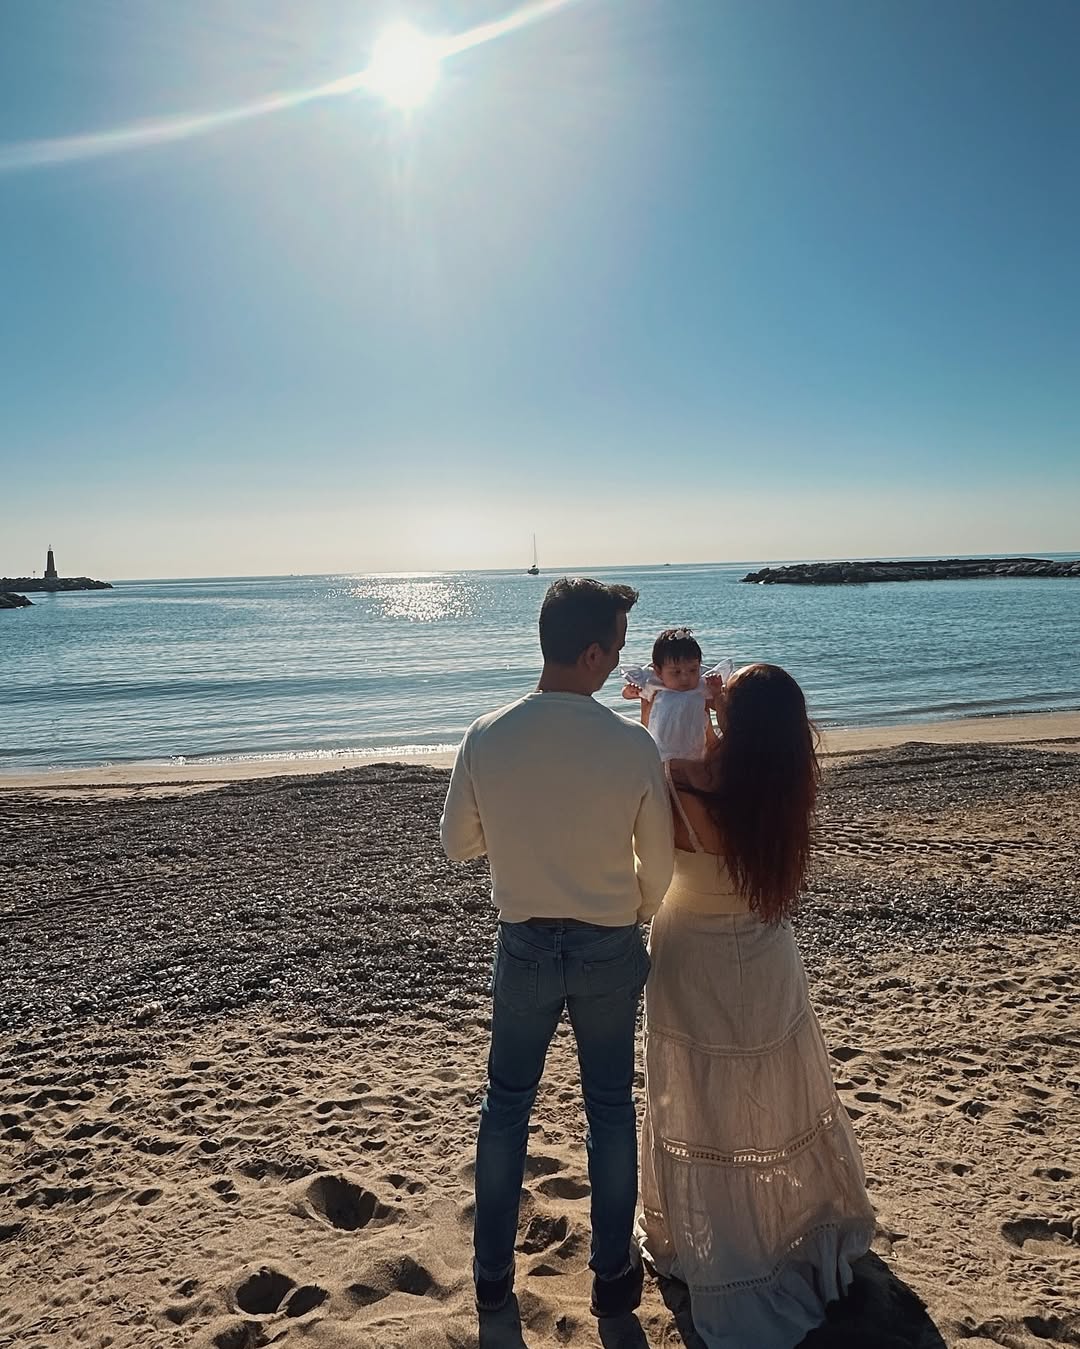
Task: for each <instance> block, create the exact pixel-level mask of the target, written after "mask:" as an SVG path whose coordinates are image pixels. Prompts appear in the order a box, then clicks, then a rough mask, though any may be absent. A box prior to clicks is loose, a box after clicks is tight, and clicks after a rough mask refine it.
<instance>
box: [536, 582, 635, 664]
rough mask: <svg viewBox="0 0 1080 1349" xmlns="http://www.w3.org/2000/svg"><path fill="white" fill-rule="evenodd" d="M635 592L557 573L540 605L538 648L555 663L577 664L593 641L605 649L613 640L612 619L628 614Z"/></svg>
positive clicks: (608, 647)
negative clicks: (557, 576)
mask: <svg viewBox="0 0 1080 1349" xmlns="http://www.w3.org/2000/svg"><path fill="white" fill-rule="evenodd" d="M637 598H638V593H637V591H636V590H633V589H631V587H630V586H619V585H615V586H608V585H603V584H602V583H601V582H600V581H591V580H589V578H588V577H587V576H560V577H559V579H558V580H557V581H552V583H551V585H549V586H548V591H547V594H546V595H545V596H544V602H543V604H542V605H541V606H540V650H541V651H542V652H543V653H544V659H545V660H550V661H552V662H553V663H554V664H556V665H576V664H577V662H578V658H579V657H580V656H581V655H582V653H583V652H585V651H587V650H588V649H589V647H590V646H592V644H593V643H594V642H596V643H597V644H598V645H599V646H602V647H603V648H604V650H605V651H608V650H610V649H611V646H612V644H613V643H614V641H615V619H616V616H617V615H618V614H626V613H629V612H630V610H631V609H632V608H633V607H634V605H635V604H636V603H637Z"/></svg>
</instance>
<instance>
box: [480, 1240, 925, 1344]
mask: <svg viewBox="0 0 1080 1349" xmlns="http://www.w3.org/2000/svg"><path fill="white" fill-rule="evenodd" d="M853 1269H854V1271H855V1280H854V1282H853V1283H852V1285H851V1288H850V1289H849V1291H848V1295H847V1297H846V1298H844V1300H843V1302H834V1303H833V1304H832V1305H831V1306H830V1307H829V1314H828V1318H827V1319H826V1321H825V1324H824V1325H822V1326H819V1327H818V1328H817V1329H816V1330H813V1331H811V1332H810V1334H809V1335H807V1337H806V1338H805V1339H804V1340H803V1341H802V1343H801V1344H800V1345H799V1346H798V1349H946V1346H945V1341H944V1340H943V1339H942V1338H941V1334H940V1332H939V1331H938V1329H937V1327H936V1326H935V1325H934V1323H933V1321H931V1319H930V1317H929V1315H928V1314H927V1311H926V1307H925V1305H924V1304H923V1301H922V1299H921V1298H920V1297H919V1295H918V1294H917V1293H915V1292H913V1291H912V1290H911V1289H910V1288H909V1287H908V1286H907V1284H906V1283H904V1281H903V1280H902V1279H898V1278H897V1277H896V1275H895V1274H894V1273H893V1272H892V1270H890V1269H889V1267H888V1265H886V1264H885V1262H884V1261H883V1260H880V1259H879V1258H878V1257H877V1256H876V1255H873V1254H870V1255H864V1256H863V1257H862V1258H861V1259H860V1260H856V1261H855V1264H854V1266H853ZM660 1292H661V1295H662V1297H663V1299H664V1302H665V1303H666V1304H667V1307H668V1309H669V1310H670V1311H671V1314H672V1315H673V1316H674V1318H675V1325H676V1326H677V1328H678V1331H679V1335H680V1336H681V1338H682V1342H683V1344H684V1345H685V1346H686V1349H705V1345H704V1342H703V1340H702V1339H701V1337H700V1336H699V1335H698V1333H697V1332H696V1331H695V1329H694V1322H693V1319H692V1317H691V1315H690V1293H689V1290H688V1289H687V1287H686V1285H685V1284H682V1283H677V1282H676V1281H675V1280H674V1279H661V1280H660ZM597 1329H598V1332H599V1335H600V1343H601V1344H602V1345H603V1346H604V1349H649V1341H648V1339H647V1338H646V1335H645V1332H644V1331H643V1330H642V1328H641V1323H640V1322H639V1321H638V1319H637V1317H636V1316H618V1317H611V1318H610V1319H607V1320H603V1321H598V1322H597ZM665 1343H666V1341H665ZM479 1349H528V1345H527V1343H526V1341H525V1339H524V1337H523V1336H522V1333H521V1312H520V1310H519V1308H518V1300H517V1298H516V1297H511V1299H510V1301H509V1302H508V1303H507V1304H506V1306H505V1307H504V1308H503V1309H502V1311H500V1312H488V1313H485V1314H484V1315H483V1316H481V1317H480V1342H479Z"/></svg>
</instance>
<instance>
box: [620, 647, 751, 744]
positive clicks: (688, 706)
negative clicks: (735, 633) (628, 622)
mask: <svg viewBox="0 0 1080 1349" xmlns="http://www.w3.org/2000/svg"><path fill="white" fill-rule="evenodd" d="M734 668H735V667H734V665H733V664H732V663H731V661H730V660H722V661H721V662H720V663H719V664H718V665H714V666H713V667H712V669H710V670H706V671H705V673H704V674H702V672H701V647H700V646H698V644H697V641H696V640H695V638H694V635H693V633H692V632H691V631H690V629H689V628H665V629H664V631H663V632H662V633H661V634H660V636H659V637H657V639H656V641H655V642H654V643H653V649H652V664H651V665H646V666H640V665H636V666H623V668H622V676H623V679H624V680H625V681H626V686H625V688H624V689H623V697H624V698H640V699H641V721H642V725H643V726H646V727H647V728H648V731H649V734H650V735H651V736H652V738H653V739H654V740H655V741H656V747H657V749H659V751H660V757H661V759H663V760H664V761H665V762H667V760H668V759H701V758H703V757H704V755H705V751H706V749H707V748H708V746H709V745H711V744H714V743H715V741H716V732H715V731H714V730H713V724H712V717H711V716H710V715H709V708H710V707H711V706H712V704H713V699H714V697H715V696H716V695H717V694H718V693H719V692H720V690H721V689H722V688H723V685H724V680H725V679H727V678H728V676H729V675H730V674H731V672H732V670H733V669H734Z"/></svg>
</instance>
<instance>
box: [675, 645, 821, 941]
mask: <svg viewBox="0 0 1080 1349" xmlns="http://www.w3.org/2000/svg"><path fill="white" fill-rule="evenodd" d="M719 721H720V730H721V732H722V734H721V736H720V740H719V743H718V744H717V745H716V746H715V747H714V748H713V749H712V750H711V751H710V752H709V754H708V755H707V757H706V759H705V762H704V763H703V765H702V769H703V772H702V775H701V779H700V783H701V785H694V786H691V788H690V790H691V791H692V792H693V793H694V794H695V795H696V796H699V797H700V798H701V800H702V801H703V803H704V804H705V807H706V809H707V810H708V812H709V814H710V816H711V817H712V819H713V821H714V823H715V824H716V827H717V830H718V831H719V834H720V844H721V854H722V856H723V858H724V861H725V862H726V863H727V868H728V871H729V873H730V875H731V878H732V880H733V881H734V882H735V884H736V886H737V887H738V889H739V890H740V892H741V893H742V894H743V895H745V896H746V898H747V900H748V902H749V904H750V908H751V909H752V910H753V911H754V912H755V913H756V914H758V916H759V917H760V918H761V919H762V921H763V922H766V923H778V922H780V921H781V920H782V919H784V918H788V917H790V915H791V914H792V913H793V912H794V910H795V908H796V907H797V905H798V900H799V893H800V891H801V890H802V888H803V886H804V884H805V882H806V872H807V867H808V865H809V861H810V843H811V835H812V831H813V822H814V807H815V805H816V802H817V790H818V781H819V778H820V775H821V773H820V768H819V766H818V761H817V754H816V752H815V747H814V746H815V739H816V737H815V733H814V728H813V726H812V725H811V723H810V721H809V719H808V717H807V715H806V699H805V698H804V697H803V692H802V689H801V688H799V686H798V684H797V683H796V682H795V680H794V679H792V677H791V675H789V674H788V673H787V671H786V670H782V669H781V668H780V667H779V666H778V665H749V666H746V667H745V668H744V669H742V670H740V671H739V672H738V675H737V676H735V677H733V678H732V680H731V683H730V685H729V688H728V690H727V691H726V693H725V695H724V698H723V700H722V702H721V704H720V710H719Z"/></svg>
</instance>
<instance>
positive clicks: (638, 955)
mask: <svg viewBox="0 0 1080 1349" xmlns="http://www.w3.org/2000/svg"><path fill="white" fill-rule="evenodd" d="M584 966H585V987H586V988H587V989H588V992H589V995H590V996H594V997H595V996H602V995H603V994H605V993H625V994H626V996H627V997H628V998H636V997H637V995H638V994H639V993H640V992H641V990H642V989H643V988H644V987H645V978H646V976H647V975H648V973H649V957H648V956H647V955H646V954H645V947H644V946H643V945H642V942H641V938H640V937H637V936H636V934H635V940H634V941H633V942H631V943H630V944H629V945H628V946H627V948H626V950H624V951H621V952H620V953H619V954H618V955H617V956H614V957H613V958H612V959H611V960H586V961H585V962H584Z"/></svg>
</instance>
